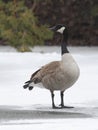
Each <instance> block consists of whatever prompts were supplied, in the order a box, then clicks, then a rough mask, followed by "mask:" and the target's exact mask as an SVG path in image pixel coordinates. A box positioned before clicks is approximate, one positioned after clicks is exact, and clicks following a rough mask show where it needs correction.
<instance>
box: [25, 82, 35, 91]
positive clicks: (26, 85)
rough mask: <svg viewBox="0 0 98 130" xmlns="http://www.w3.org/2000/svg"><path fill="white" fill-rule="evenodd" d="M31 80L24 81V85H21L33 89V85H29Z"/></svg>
mask: <svg viewBox="0 0 98 130" xmlns="http://www.w3.org/2000/svg"><path fill="white" fill-rule="evenodd" d="M31 82H32V81H30V80H29V81H26V82H25V85H24V86H23V88H24V89H26V88H28V89H29V90H32V89H33V86H29V84H30V83H31Z"/></svg>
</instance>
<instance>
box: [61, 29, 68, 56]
mask: <svg viewBox="0 0 98 130" xmlns="http://www.w3.org/2000/svg"><path fill="white" fill-rule="evenodd" d="M67 41H68V32H67V31H64V33H63V40H62V43H61V51H62V55H63V54H65V53H69V51H68V49H67Z"/></svg>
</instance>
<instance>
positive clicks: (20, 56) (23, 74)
mask: <svg viewBox="0 0 98 130" xmlns="http://www.w3.org/2000/svg"><path fill="white" fill-rule="evenodd" d="M69 50H70V52H71V53H72V55H73V57H74V58H75V60H76V61H77V63H78V65H79V67H80V71H81V73H80V78H79V80H78V81H77V83H76V84H74V86H73V87H72V88H70V89H68V90H67V91H66V92H65V104H67V105H71V106H74V107H75V109H71V110H52V109H51V96H50V92H49V91H48V90H45V89H40V88H34V89H33V90H32V91H29V90H24V89H23V88H22V86H23V84H24V82H25V81H27V80H28V79H29V78H30V76H31V74H32V73H33V72H34V71H36V70H37V69H38V68H40V67H41V66H43V65H44V64H47V63H49V62H51V61H54V60H60V58H61V56H60V52H59V51H60V48H59V47H54V48H53V47H43V48H41V47H36V48H34V49H32V51H33V52H29V53H18V52H16V50H14V49H12V48H11V49H10V48H8V49H5V48H1V49H0V108H4V109H5V108H6V109H7V107H8V109H9V108H10V110H11V108H12V109H14V110H15V109H18V110H20V111H22V110H28V111H29V110H36V111H38V112H39V111H40V110H41V111H46V112H47V111H49V112H50V114H51V111H52V112H55V111H56V112H61V111H62V112H64V113H65V112H68V113H70V112H72V113H82V114H88V115H91V117H90V116H89V117H86V118H85V117H84V118H80V117H78V116H76V118H74V117H69V118H65V119H64V118H63V119H62V118H61V119H46V120H45V119H24V120H22V119H21V120H7V121H6V120H3V121H2V122H0V124H1V125H0V130H9V129H10V130H12V129H14V130H15V129H20V130H21V129H24V130H28V129H32V128H34V129H36V130H38V129H39V130H44V129H47V130H48V129H49V130H53V129H56V130H65V129H66V130H69V129H70V130H83V129H86V130H98V123H97V122H98V47H69ZM38 51H39V52H38ZM40 52H42V53H40ZM55 102H56V104H57V105H58V104H59V103H60V96H59V92H55ZM0 110H1V109H0ZM67 116H68V115H67Z"/></svg>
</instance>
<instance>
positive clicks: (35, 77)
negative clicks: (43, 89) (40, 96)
mask: <svg viewBox="0 0 98 130" xmlns="http://www.w3.org/2000/svg"><path fill="white" fill-rule="evenodd" d="M59 67H60V62H59V61H54V62H51V63H49V64H47V65H45V66H43V67H42V68H41V69H39V70H37V71H36V72H35V73H33V74H32V76H31V81H33V82H34V83H35V84H37V83H39V82H41V80H42V78H43V77H44V76H47V75H49V74H50V75H51V74H52V73H55V71H56V69H58V68H59Z"/></svg>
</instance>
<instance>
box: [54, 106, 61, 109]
mask: <svg viewBox="0 0 98 130" xmlns="http://www.w3.org/2000/svg"><path fill="white" fill-rule="evenodd" d="M52 108H53V109H62V107H57V106H52Z"/></svg>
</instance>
